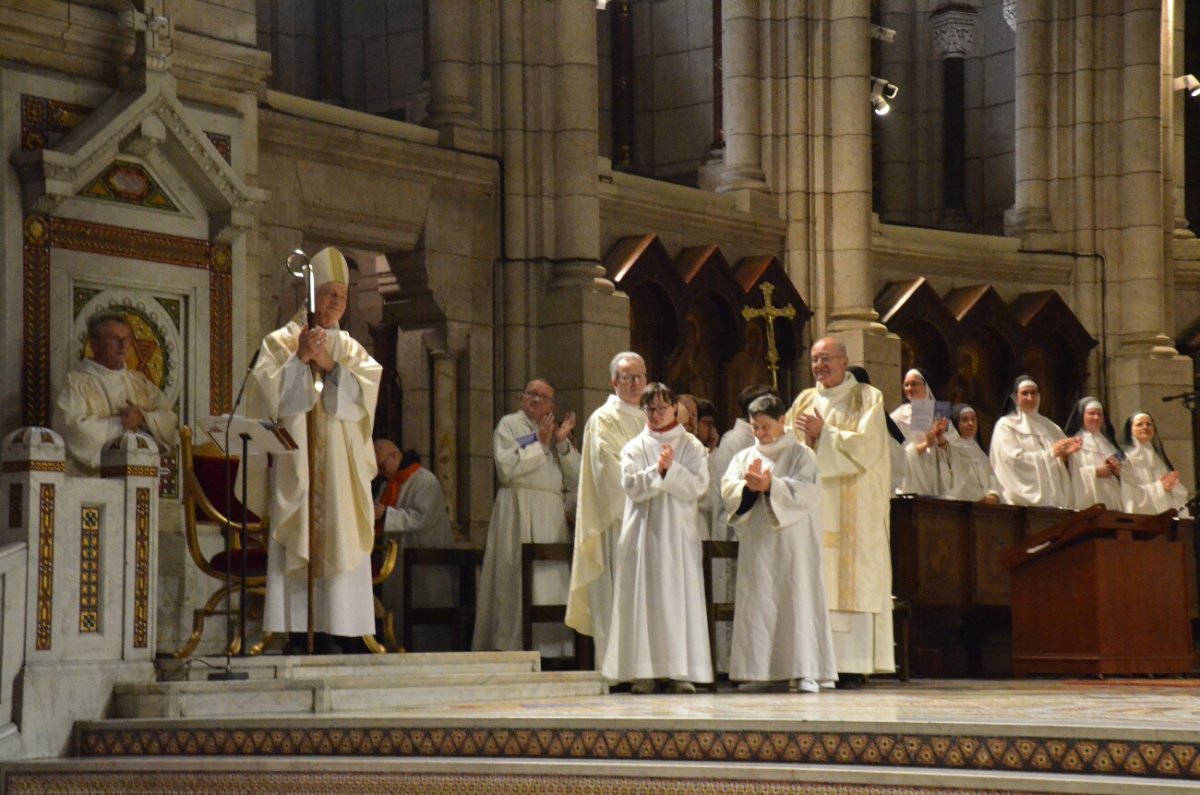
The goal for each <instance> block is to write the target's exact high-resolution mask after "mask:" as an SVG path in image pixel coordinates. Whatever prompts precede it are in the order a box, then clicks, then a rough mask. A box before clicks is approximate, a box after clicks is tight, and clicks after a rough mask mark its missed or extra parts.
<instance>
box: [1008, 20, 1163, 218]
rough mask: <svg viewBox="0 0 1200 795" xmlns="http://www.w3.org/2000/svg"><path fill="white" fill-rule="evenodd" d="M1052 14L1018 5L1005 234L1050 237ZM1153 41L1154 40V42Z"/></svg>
mask: <svg viewBox="0 0 1200 795" xmlns="http://www.w3.org/2000/svg"><path fill="white" fill-rule="evenodd" d="M1051 13H1052V9H1051V7H1050V3H1049V2H1048V0H1024V2H1021V3H1017V4H1016V20H1017V44H1016V80H1017V102H1016V108H1015V111H1014V115H1015V117H1016V119H1015V121H1016V135H1015V138H1016V200H1015V204H1014V205H1013V207H1012V209H1010V210H1009V211H1008V212H1007V213H1005V218H1004V227H1005V233H1006V234H1009V235H1016V236H1021V235H1024V234H1026V233H1028V232H1049V231H1052V228H1053V227H1052V225H1051V222H1050V201H1049V182H1050V166H1049V157H1048V152H1047V149H1048V146H1049V135H1050V131H1049V125H1050V120H1049V100H1050V97H1049V81H1050V74H1051V64H1050V49H1051V32H1052V28H1053V23H1052V22H1051ZM1156 40H1157V39H1156Z"/></svg>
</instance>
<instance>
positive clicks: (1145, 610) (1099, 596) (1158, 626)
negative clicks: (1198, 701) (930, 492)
mask: <svg viewBox="0 0 1200 795" xmlns="http://www.w3.org/2000/svg"><path fill="white" fill-rule="evenodd" d="M1173 519H1174V511H1168V512H1167V513H1163V514H1159V515H1158V516H1132V515H1130V514H1121V513H1115V512H1112V511H1106V510H1104V506H1103V505H1095V506H1092V507H1091V508H1089V509H1087V510H1086V511H1082V512H1080V513H1078V514H1076V515H1074V516H1072V517H1070V518H1068V519H1065V520H1063V521H1061V522H1059V523H1058V524H1056V525H1054V526H1053V527H1050V528H1048V529H1046V530H1043V531H1042V532H1040V533H1038V534H1036V535H1033V536H1029V537H1027V538H1025V539H1024V540H1023V541H1022V542H1021V543H1020V544H1018V545H1016V546H1014V547H1012V548H1011V549H1009V550H1008V551H1007V552H1005V553H1004V557H1003V562H1004V565H1005V566H1006V567H1007V568H1008V569H1009V570H1010V572H1011V574H1012V638H1013V675H1014V676H1017V677H1021V676H1027V675H1030V674H1059V675H1088V674H1091V675H1100V674H1151V673H1153V674H1179V673H1191V671H1192V628H1191V621H1190V619H1189V604H1188V596H1187V594H1188V588H1187V569H1186V559H1185V550H1184V548H1183V544H1182V543H1180V542H1179V541H1178V540H1177V539H1176V538H1175V537H1174V534H1173V533H1172V520H1173Z"/></svg>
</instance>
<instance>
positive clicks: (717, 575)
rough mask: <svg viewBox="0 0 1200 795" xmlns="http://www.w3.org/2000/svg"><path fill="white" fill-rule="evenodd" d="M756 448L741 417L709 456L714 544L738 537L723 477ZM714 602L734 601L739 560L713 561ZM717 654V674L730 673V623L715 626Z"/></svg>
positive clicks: (731, 637)
mask: <svg viewBox="0 0 1200 795" xmlns="http://www.w3.org/2000/svg"><path fill="white" fill-rule="evenodd" d="M753 446H754V429H753V428H751V427H750V423H748V422H746V420H744V419H742V418H741V417H738V418H737V419H736V420H735V421H734V423H733V427H732V428H730V429H729V430H727V431H726V432H725V433H724V434H722V436H721V441H720V443H719V444H718V445H717V449H716V450H713V451H712V452H711V453H709V454H708V482H709V489H708V490H709V500H710V501H711V502H712V506H713V509H712V517H711V519H712V529H711V531H710V532H711V535H710V536H709V537H710V538H712V540H714V541H733V540H734V539H735V535H734V533H733V531H732V530H731V529H730V528H729V508H727V507H726V506H725V500H724V499H723V498H722V497H721V478H722V477H724V476H725V470H727V469H729V462H730V461H732V460H733V458H734V456H736V455H737V454H738V453H740V452H741V451H743V450H745V449H746V448H747V447H753ZM712 589H713V601H715V602H733V601H734V597H735V593H736V590H737V561H735V560H714V561H713V581H712ZM710 640H711V641H712V644H713V649H714V650H715V651H716V658H717V671H718V672H720V671H725V672H728V671H729V647H730V644H732V643H733V626H732V625H731V624H730V622H728V621H722V622H720V623H719V624H717V625H716V628H715V630H714V632H713V637H712V638H711V639H710Z"/></svg>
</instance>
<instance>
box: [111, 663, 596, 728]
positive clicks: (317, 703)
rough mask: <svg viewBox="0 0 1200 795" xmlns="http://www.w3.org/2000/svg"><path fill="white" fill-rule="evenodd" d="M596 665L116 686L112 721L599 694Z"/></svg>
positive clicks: (400, 707) (398, 707)
mask: <svg viewBox="0 0 1200 795" xmlns="http://www.w3.org/2000/svg"><path fill="white" fill-rule="evenodd" d="M607 692H608V686H607V685H606V684H605V682H604V680H603V678H602V677H601V676H600V675H599V674H598V673H596V672H594V671H562V672H523V673H513V672H501V673H457V672H455V673H443V674H427V673H422V674H413V673H411V672H407V671H406V672H399V673H398V672H396V671H389V672H387V673H384V672H383V671H380V672H377V673H366V674H356V675H343V676H329V677H326V678H324V679H317V678H311V677H295V678H288V679H266V678H259V679H250V680H243V681H215V682H208V681H182V682H156V683H153V684H149V685H117V686H116V687H114V689H113V699H112V709H111V712H110V716H111V718H113V719H129V718H137V719H145V718H168V719H169V718H197V717H206V718H207V717H250V716H254V717H260V716H263V715H310V714H322V713H328V712H341V713H345V712H352V713H358V712H375V711H379V710H403V709H406V708H412V707H426V706H430V705H439V704H456V703H479V702H484V701H508V700H511V699H532V698H555V697H575V696H594V695H603V694H604V693H607Z"/></svg>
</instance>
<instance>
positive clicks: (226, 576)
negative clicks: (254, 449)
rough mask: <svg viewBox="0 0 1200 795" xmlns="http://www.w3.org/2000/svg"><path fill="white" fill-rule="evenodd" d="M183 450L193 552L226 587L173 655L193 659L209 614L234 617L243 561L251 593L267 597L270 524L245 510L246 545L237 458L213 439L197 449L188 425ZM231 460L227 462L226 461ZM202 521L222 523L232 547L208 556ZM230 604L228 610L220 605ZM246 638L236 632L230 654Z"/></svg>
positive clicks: (187, 531)
mask: <svg viewBox="0 0 1200 795" xmlns="http://www.w3.org/2000/svg"><path fill="white" fill-rule="evenodd" d="M179 439H180V452H181V457H182V459H183V473H182V481H183V517H184V532H185V537H186V541H187V548H188V555H189V556H190V557H191V559H192V562H193V563H195V564H196V567H197V568H199V569H200V571H202V572H204V573H205V574H206V575H208V576H209V577H212V578H213V579H215V580H218V581H220V582H221V587H220V588H218V589H217V590H216V592H214V593H213V595H212V596H210V597H209V598H208V601H207V602H205V603H204V607H201V608H197V609H196V610H195V611H194V613H193V618H192V634H191V637H189V638H188V640H187V642H186V643H185V644H184V645H183V646H182V647H180V648H179V650H178V651H176V652H175V653H174V655H173V656H174V657H176V658H183V657H188V656H190V655H191V654H192V652H193V651H195V650H196V646H198V645H199V643H200V640H201V638H202V637H203V635H204V624H205V622H206V620H207V619H208V617H209V616H214V615H218V614H220V615H229V614H230V607H229V605H230V604H231V603H232V597H233V594H234V593H236V592H237V591H239V590H240V588H241V585H242V567H241V562H242V559H243V558H244V559H245V562H246V577H245V583H246V592H247V594H253V595H255V596H262V595H263V594H264V593H265V592H266V585H267V549H266V545H265V543H264V541H263V539H264V538H265V537H266V532H267V526H268V522H267V520H265V519H259V517H257V516H255V515H254V514H253V513H250V512H249V511H246V520H247V527H246V529H247V532H248V536H247V544H246V548H245V550H244V551H243V550H242V547H241V530H242V512H243V511H245V510H246V509H245V508H244V507H243V506H242V505H241V503H239V502H237V500H236V499H235V498H231V496H230V493H229V486H228V485H226V484H227V478H226V471H228V472H230V473H231V474H233V473H236V471H237V464H238V458H237V457H236V456H230V457H229V458H226V457H225V456H224V455H223V454H222V453H221V451H220V449H219V448H218V447H217V446H216V445H215V444H213V443H212V442H209V443H207V444H205V445H202V446H200V447H197V448H193V447H192V429H191V428H189V427H188V426H186V425H184V426H182V427H181V428H180V429H179ZM227 462H228V464H227ZM201 521H204V522H211V523H215V524H216V525H217V528H218V530H219V532H220V533H221V534H222V535H223V536H225V537H227V538H228V539H229V542H228V544H227V547H228V549H224V548H223V549H221V551H219V552H217V553H216V554H215V555H212V556H206V555H205V554H204V551H203V550H202V549H201V548H200V537H199V534H198V529H197V528H198V525H199V523H200V522H201ZM221 602H226V603H227V606H226V607H225V608H224V609H218V607H217V606H218V605H219V604H221ZM244 642H245V638H242V637H241V636H240V635H239V634H237V631H236V630H235V633H234V637H233V642H232V643H231V644H230V646H229V653H230V654H236V653H238V651H239V650H240V649H241V647H242V643H244Z"/></svg>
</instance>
